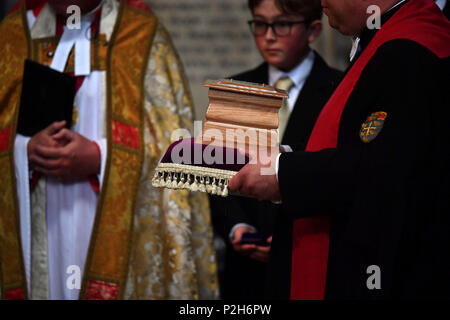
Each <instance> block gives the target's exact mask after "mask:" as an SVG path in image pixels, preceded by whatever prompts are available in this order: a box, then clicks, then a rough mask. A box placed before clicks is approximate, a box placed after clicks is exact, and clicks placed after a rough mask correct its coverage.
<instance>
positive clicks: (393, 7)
mask: <svg viewBox="0 0 450 320" xmlns="http://www.w3.org/2000/svg"><path fill="white" fill-rule="evenodd" d="M405 1H406V0H402V1H399V2H397V3H396V4H394V5H393V6H392V7H391V8H390V9H389V10H388V11H386V12H389V11H391V10H393V9H395V8H397V7H398V6H399V5H401V4H402V3H403V2H405Z"/></svg>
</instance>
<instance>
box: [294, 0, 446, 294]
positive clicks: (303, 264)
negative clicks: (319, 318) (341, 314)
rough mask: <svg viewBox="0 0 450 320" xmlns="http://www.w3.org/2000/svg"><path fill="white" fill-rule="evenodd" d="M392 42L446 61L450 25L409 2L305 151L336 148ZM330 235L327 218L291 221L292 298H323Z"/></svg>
mask: <svg viewBox="0 0 450 320" xmlns="http://www.w3.org/2000/svg"><path fill="white" fill-rule="evenodd" d="M395 39H408V40H412V41H415V42H417V43H419V44H420V45H422V46H424V47H426V48H427V49H429V50H430V51H431V52H433V53H434V54H435V55H436V56H438V57H439V58H446V57H448V56H450V22H449V21H448V20H447V19H446V18H445V16H444V15H443V14H442V12H440V10H439V8H438V7H437V6H436V4H434V2H433V1H432V0H410V1H409V2H407V3H406V4H405V5H404V6H403V7H402V8H400V9H399V10H398V11H397V12H396V13H395V14H394V15H393V16H392V17H391V18H390V19H389V20H388V21H387V22H386V23H385V24H384V25H383V26H382V28H381V29H380V30H379V31H378V32H377V33H376V35H375V37H374V38H373V39H372V41H371V42H370V43H369V45H368V46H367V48H366V49H365V50H364V51H363V53H362V54H361V56H360V57H359V58H358V60H357V61H356V62H355V64H354V65H353V66H352V68H351V69H350V70H349V72H348V73H347V74H346V76H345V78H344V79H343V80H342V82H341V84H340V85H339V87H338V88H337V89H336V91H335V92H334V94H333V95H332V96H331V98H330V100H329V101H328V102H327V104H326V105H325V107H324V108H323V110H322V112H321V113H320V115H319V117H318V119H317V121H316V124H315V126H314V129H313V131H312V133H311V137H310V139H309V141H308V145H307V148H306V151H309V152H315V151H319V150H323V149H327V148H337V145H338V134H339V124H340V120H341V115H342V112H343V110H344V108H345V105H346V104H347V100H348V98H349V97H350V95H351V93H352V92H353V89H354V88H355V85H356V83H357V82H358V80H359V77H360V76H361V73H362V71H363V70H364V68H365V67H366V65H367V64H368V63H369V61H370V60H371V59H372V57H373V56H374V54H375V52H376V51H377V49H378V48H379V47H380V46H381V45H383V44H384V43H386V42H388V41H391V40H395ZM405 54H408V53H407V52H405ZM412 67H414V66H412ZM329 232H330V217H314V218H302V219H296V220H295V221H294V225H293V241H292V269H291V299H294V300H322V299H324V296H325V282H326V275H327V264H328V249H329Z"/></svg>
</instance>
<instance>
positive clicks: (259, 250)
mask: <svg viewBox="0 0 450 320" xmlns="http://www.w3.org/2000/svg"><path fill="white" fill-rule="evenodd" d="M247 232H250V233H255V232H256V231H255V229H252V228H249V227H247V226H239V227H237V228H236V229H235V230H234V234H233V248H234V250H236V251H237V252H239V253H240V254H242V255H244V256H249V257H250V258H251V259H254V260H257V261H260V262H264V263H267V262H268V261H269V257H270V246H257V245H255V244H240V242H241V239H242V235H243V234H244V233H247ZM267 242H268V243H269V244H272V236H270V237H269V238H267Z"/></svg>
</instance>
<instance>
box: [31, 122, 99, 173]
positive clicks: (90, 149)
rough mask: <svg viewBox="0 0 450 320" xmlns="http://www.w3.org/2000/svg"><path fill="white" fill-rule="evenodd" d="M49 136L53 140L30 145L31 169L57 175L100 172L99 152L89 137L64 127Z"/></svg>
mask: <svg viewBox="0 0 450 320" xmlns="http://www.w3.org/2000/svg"><path fill="white" fill-rule="evenodd" d="M51 138H52V139H53V140H54V141H55V142H56V144H55V143H50V145H45V144H36V145H34V146H33V148H34V151H35V152H34V153H33V154H32V155H29V160H30V168H31V169H33V170H36V171H37V172H40V173H42V174H45V175H49V176H53V177H57V178H60V179H84V178H87V177H88V176H90V175H93V174H98V173H99V172H100V161H101V156H100V153H99V152H98V149H97V146H95V144H94V143H93V142H92V141H90V140H88V139H86V138H84V137H83V136H81V135H79V134H77V133H75V132H73V131H70V130H68V129H62V130H60V131H59V132H57V133H56V134H54V135H52V136H51Z"/></svg>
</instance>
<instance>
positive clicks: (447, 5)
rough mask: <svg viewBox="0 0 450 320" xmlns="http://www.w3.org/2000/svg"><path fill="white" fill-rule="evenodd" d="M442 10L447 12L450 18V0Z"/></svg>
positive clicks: (446, 14)
mask: <svg viewBox="0 0 450 320" xmlns="http://www.w3.org/2000/svg"><path fill="white" fill-rule="evenodd" d="M442 12H443V13H444V14H445V16H446V17H447V19H450V1H449V0H447V3H446V4H445V7H444V9H442Z"/></svg>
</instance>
